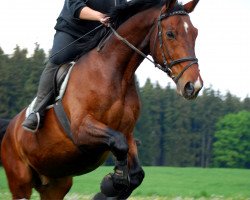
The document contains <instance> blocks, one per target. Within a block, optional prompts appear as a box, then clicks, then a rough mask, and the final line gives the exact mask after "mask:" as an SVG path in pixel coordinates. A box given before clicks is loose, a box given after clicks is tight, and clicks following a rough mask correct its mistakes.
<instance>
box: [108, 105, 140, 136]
mask: <svg viewBox="0 0 250 200" xmlns="http://www.w3.org/2000/svg"><path fill="white" fill-rule="evenodd" d="M136 107H138V106H137V102H133V103H132V102H130V103H129V104H128V102H126V101H121V100H118V101H116V102H114V103H113V105H112V106H111V107H110V109H109V110H108V112H107V113H106V120H107V124H108V126H109V127H111V128H113V129H115V130H120V131H124V127H127V128H129V129H130V128H133V126H134V124H135V121H136V119H135V116H137V115H138V111H139V109H134V108H136ZM125 124H126V126H125Z"/></svg>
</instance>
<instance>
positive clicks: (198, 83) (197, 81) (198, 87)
mask: <svg viewBox="0 0 250 200" xmlns="http://www.w3.org/2000/svg"><path fill="white" fill-rule="evenodd" d="M194 88H195V89H196V90H198V89H201V88H202V83H201V80H200V77H199V76H198V79H197V80H196V81H195V83H194Z"/></svg>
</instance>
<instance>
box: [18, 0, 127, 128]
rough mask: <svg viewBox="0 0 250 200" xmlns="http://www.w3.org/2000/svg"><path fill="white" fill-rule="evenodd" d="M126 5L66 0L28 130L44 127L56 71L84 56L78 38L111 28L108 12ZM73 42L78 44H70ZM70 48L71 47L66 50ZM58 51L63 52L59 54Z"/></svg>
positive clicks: (113, 1)
mask: <svg viewBox="0 0 250 200" xmlns="http://www.w3.org/2000/svg"><path fill="white" fill-rule="evenodd" d="M124 2H126V0H65V2H64V6H63V9H62V11H61V14H60V15H59V17H58V18H57V23H56V26H55V30H56V33H55V36H54V41H53V46H52V50H51V55H53V57H50V58H49V61H48V63H47V64H46V66H45V69H44V71H43V73H42V75H41V77H40V82H39V86H38V91H37V98H36V102H35V104H34V109H33V112H32V113H31V114H30V115H29V116H28V117H27V118H26V119H25V121H24V122H23V124H22V125H23V127H24V128H25V129H26V130H29V131H31V132H35V131H36V130H37V128H38V127H39V128H40V127H41V123H40V124H39V121H40V119H43V118H44V115H45V108H46V106H47V103H48V101H49V100H50V98H51V96H52V94H53V93H52V92H53V84H52V83H53V78H54V75H55V72H56V71H57V69H58V67H60V65H61V64H63V63H66V62H69V61H72V60H74V59H75V58H76V56H78V55H79V54H81V49H80V48H78V46H79V44H80V43H82V42H83V41H82V40H81V41H78V40H77V39H78V38H80V37H81V36H83V35H84V34H86V33H88V32H89V31H91V30H93V29H94V28H95V27H97V26H98V25H100V23H102V24H104V25H107V24H108V22H109V17H108V16H107V15H106V14H105V13H108V12H109V11H110V9H111V8H113V7H115V6H116V5H119V4H121V3H124ZM75 40H77V41H75ZM74 41H75V42H74ZM71 42H74V43H73V44H72V45H69V44H70V43H71ZM67 45H69V46H67ZM66 46H67V48H65V49H63V48H64V47H66ZM62 49H63V50H62ZM60 50H61V51H60ZM57 52H60V53H58V54H57Z"/></svg>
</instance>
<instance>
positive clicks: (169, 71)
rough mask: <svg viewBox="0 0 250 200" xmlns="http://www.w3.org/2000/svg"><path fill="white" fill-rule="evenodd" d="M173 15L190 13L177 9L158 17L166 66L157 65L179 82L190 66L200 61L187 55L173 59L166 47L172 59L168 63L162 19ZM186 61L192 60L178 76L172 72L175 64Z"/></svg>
mask: <svg viewBox="0 0 250 200" xmlns="http://www.w3.org/2000/svg"><path fill="white" fill-rule="evenodd" d="M173 15H188V13H187V12H185V11H175V12H171V13H165V14H161V15H160V16H159V17H158V23H157V25H158V33H157V35H158V39H159V44H160V49H161V55H162V60H163V65H164V66H161V65H159V64H158V65H156V67H158V68H159V69H160V70H162V71H164V72H166V73H167V74H168V75H169V76H170V77H171V78H172V79H173V81H174V82H175V83H176V84H177V83H178V80H179V79H180V77H181V76H182V75H183V73H184V72H185V71H186V70H187V69H188V68H189V67H191V66H192V65H193V64H197V63H198V59H197V58H196V57H185V58H180V59H176V60H172V58H171V56H170V54H169V51H168V48H167V47H165V49H166V51H167V54H168V56H169V57H170V60H171V62H170V63H168V61H167V58H166V55H165V53H164V50H163V39H162V25H161V21H162V20H164V19H166V18H168V17H170V16H173ZM156 37H157V36H156ZM155 42H156V41H154V46H155V44H156V43H155ZM154 49H155V48H154ZM186 61H191V62H190V63H189V64H187V65H186V66H185V67H184V68H183V69H182V71H181V72H180V73H179V74H178V75H177V76H174V75H173V72H172V67H173V66H175V65H177V64H179V63H182V62H186Z"/></svg>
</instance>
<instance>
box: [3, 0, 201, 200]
mask: <svg viewBox="0 0 250 200" xmlns="http://www.w3.org/2000/svg"><path fill="white" fill-rule="evenodd" d="M138 2H139V3H138ZM145 2H147V3H151V5H150V6H148V7H147V8H144V9H143V8H139V7H138V6H142V5H143V4H144V3H145ZM197 2H198V1H191V2H189V3H188V4H185V5H184V6H183V8H182V9H183V10H184V11H185V12H187V13H189V12H191V11H192V10H193V9H194V7H195V6H196V4H197ZM174 5H175V1H172V0H169V1H166V2H165V3H164V4H162V7H160V5H159V4H156V3H155V0H151V1H150V0H147V1H146V0H141V1H132V2H131V3H129V5H128V7H129V6H130V9H135V8H137V7H138V8H137V11H136V12H135V13H134V15H133V16H132V17H130V18H129V19H128V20H126V21H125V22H124V23H123V24H122V25H121V26H120V27H119V28H118V30H117V31H118V33H119V34H120V35H121V36H122V37H124V38H126V39H127V40H128V41H129V42H130V43H132V44H133V45H134V46H136V47H137V48H138V49H140V50H141V51H143V52H144V53H145V54H149V53H150V54H151V55H152V56H153V58H154V60H155V61H156V62H158V63H159V64H161V65H163V66H164V63H163V60H162V52H163V54H165V56H166V59H167V61H168V62H171V60H173V59H180V58H183V57H187V56H192V57H195V53H194V43H195V38H196V36H197V31H196V29H195V28H194V27H193V25H192V23H191V21H190V19H189V16H187V15H178V14H177V13H176V14H175V15H173V16H169V17H166V18H164V19H162V20H161V21H160V23H161V26H162V29H163V33H164V34H163V38H162V39H163V45H164V46H163V47H162V52H161V48H160V43H159V40H158V37H157V34H158V31H159V30H158V28H157V25H156V24H157V19H158V17H159V16H160V14H161V13H168V12H171V10H173V8H174ZM136 6H137V7H136ZM121 10H122V9H121ZM120 12H122V11H120ZM123 14H124V13H123ZM184 23H186V24H187V25H186V26H188V30H186V29H185V26H184V25H183V24H184ZM167 31H172V34H174V36H175V38H168V37H166V32H167ZM166 48H167V49H166ZM143 59H144V58H143V57H142V56H141V55H139V54H138V53H136V52H135V51H134V50H132V49H131V48H129V47H128V46H127V45H126V44H124V43H123V42H122V41H120V40H119V39H118V38H117V37H116V36H115V35H114V34H112V35H111V36H110V38H109V39H108V40H107V41H106V43H105V45H104V47H103V48H102V50H101V51H100V52H97V51H96V50H95V49H94V50H92V51H91V52H89V53H88V54H86V55H84V56H82V57H81V58H80V59H79V60H78V61H77V63H76V65H75V67H74V69H73V71H72V73H71V75H70V80H69V84H68V87H67V90H66V93H65V96H64V98H63V105H64V108H65V111H66V113H67V116H68V118H69V120H70V122H71V131H72V133H73V141H72V140H71V139H69V138H68V136H67V135H66V134H65V132H64V130H63V128H62V127H61V126H60V125H59V123H58V120H57V118H56V116H55V113H54V110H53V109H50V110H48V112H47V114H46V119H45V122H44V127H43V128H42V129H40V130H38V131H37V132H36V133H35V134H33V133H30V132H27V131H25V130H24V129H23V128H22V126H21V123H22V122H23V120H24V118H25V110H23V111H22V112H21V113H19V114H18V115H17V116H16V117H15V118H14V119H12V120H11V122H10V124H9V126H8V129H7V132H6V133H5V137H4V139H3V142H2V161H3V165H4V168H5V171H6V174H7V177H8V181H9V187H10V190H11V192H12V195H13V198H14V199H21V198H27V199H29V198H30V195H31V191H32V188H35V189H36V190H37V191H38V192H39V193H40V195H41V198H42V199H63V197H64V196H65V195H66V193H67V192H68V190H69V189H70V187H71V185H72V176H74V175H80V174H84V173H88V172H90V171H93V170H94V169H96V168H97V167H98V166H100V165H101V164H102V163H103V162H104V161H105V159H106V158H107V155H108V153H109V152H110V151H111V152H112V153H113V154H114V156H115V158H116V160H117V162H116V168H115V171H114V174H111V175H108V176H107V177H106V178H104V181H103V183H104V184H103V185H102V188H101V190H102V193H100V195H101V196H102V198H103V199H106V197H108V196H116V197H117V199H125V198H127V197H128V196H129V195H130V194H131V192H132V191H133V190H134V189H135V188H136V187H137V186H138V185H140V183H141V182H142V179H143V177H144V173H143V171H142V168H141V167H140V165H139V161H138V156H137V147H136V142H135V139H134V137H133V129H134V127H135V123H136V121H137V119H138V116H139V110H140V103H139V98H138V94H137V91H136V85H135V71H136V69H137V67H138V66H139V65H140V63H141V62H142V60H143ZM189 63H190V61H183V62H181V63H178V64H177V65H175V66H174V67H173V68H172V69H171V76H173V77H174V76H177V75H178V74H179V73H180V72H181V71H182V70H183V68H184V67H185V66H186V65H188V64H189ZM191 86H192V87H191ZM201 87H202V79H201V77H200V74H199V69H198V64H197V63H195V64H193V65H192V66H191V67H190V68H188V69H187V70H186V71H185V72H184V73H183V75H182V76H181V77H180V79H179V81H178V82H177V90H178V92H179V93H180V94H182V95H183V96H184V97H186V98H189V99H191V98H195V97H196V96H197V94H198V92H199V90H200V89H201ZM191 89H192V92H190V90H191ZM128 171H129V172H128ZM128 176H129V177H130V178H129V179H128ZM110 180H111V181H112V184H111V185H112V186H111V190H112V191H111V192H110V188H109V186H107V184H108V183H109V181H110ZM129 180H130V181H129ZM129 182H130V184H129ZM112 187H114V188H115V189H114V188H112ZM107 188H108V189H107ZM83 189H84V188H83ZM113 189H114V190H115V191H113ZM98 198H99V197H96V198H95V199H98Z"/></svg>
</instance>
